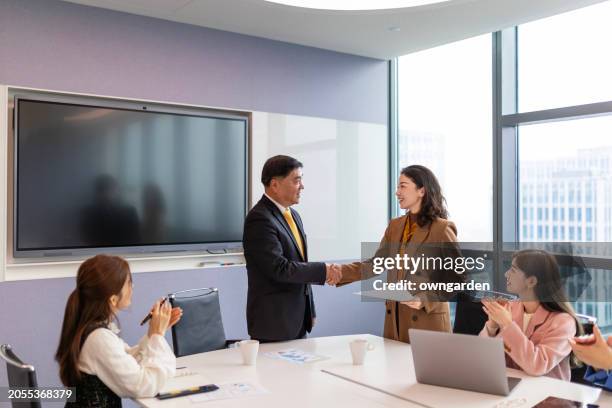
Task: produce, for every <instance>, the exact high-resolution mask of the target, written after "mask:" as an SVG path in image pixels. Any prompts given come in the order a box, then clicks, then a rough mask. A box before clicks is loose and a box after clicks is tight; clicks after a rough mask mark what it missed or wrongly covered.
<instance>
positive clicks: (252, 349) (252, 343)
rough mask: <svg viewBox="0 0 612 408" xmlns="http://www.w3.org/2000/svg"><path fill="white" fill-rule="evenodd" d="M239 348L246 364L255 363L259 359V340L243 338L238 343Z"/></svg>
mask: <svg viewBox="0 0 612 408" xmlns="http://www.w3.org/2000/svg"><path fill="white" fill-rule="evenodd" d="M237 344H238V348H239V349H240V353H241V354H242V363H243V364H244V365H251V366H252V365H255V361H256V360H257V352H258V351H259V341H257V340H242V341H239V342H238V343H237Z"/></svg>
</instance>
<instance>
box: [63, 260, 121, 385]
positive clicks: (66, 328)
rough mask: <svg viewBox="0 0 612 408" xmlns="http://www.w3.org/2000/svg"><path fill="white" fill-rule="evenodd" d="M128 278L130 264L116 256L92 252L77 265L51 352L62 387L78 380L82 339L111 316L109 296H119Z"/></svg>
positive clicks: (105, 322)
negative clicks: (58, 332)
mask: <svg viewBox="0 0 612 408" xmlns="http://www.w3.org/2000/svg"><path fill="white" fill-rule="evenodd" d="M128 279H130V280H131V279H132V275H131V273H130V267H129V265H128V263H127V262H126V261H125V259H123V258H120V257H118V256H110V255H96V256H94V257H93V258H89V259H87V260H86V261H85V262H83V263H82V264H81V266H80V267H79V271H78V273H77V279H76V288H75V289H74V290H73V291H72V293H71V294H70V297H68V301H67V302H66V310H65V312H64V323H63V324H62V333H61V336H60V341H59V346H58V347H57V352H56V353H55V360H56V361H57V362H58V363H59V366H60V378H61V380H62V383H63V384H64V385H65V386H67V387H74V386H76V385H77V384H78V383H79V381H80V380H81V373H80V371H79V368H78V362H79V354H80V353H81V348H82V347H83V343H84V341H85V338H86V336H87V335H88V334H89V333H90V332H91V330H92V329H95V328H96V327H100V326H101V325H106V324H108V323H110V322H111V321H112V320H113V319H114V318H115V314H114V313H113V310H112V308H111V304H110V298H111V296H113V295H118V296H120V294H121V289H122V288H123V285H124V284H125V282H126V280H128Z"/></svg>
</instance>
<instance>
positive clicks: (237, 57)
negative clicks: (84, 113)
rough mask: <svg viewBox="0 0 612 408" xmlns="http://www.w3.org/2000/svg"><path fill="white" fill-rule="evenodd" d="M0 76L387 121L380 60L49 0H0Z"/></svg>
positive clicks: (33, 83) (49, 85)
mask: <svg viewBox="0 0 612 408" xmlns="http://www.w3.org/2000/svg"><path fill="white" fill-rule="evenodd" d="M0 83H3V84H8V85H20V86H29V87H36V88H45V89H55V90H62V91H71V92H82V93H92V94H99V95H112V96H122V97H130V98H138V99H155V100H162V101H168V102H180V103H193V104H198V105H208V106H219V107H228V108H235V109H245V110H258V111H264V112H275V113H290V114H296V115H306V116H320V117H327V118H334V119H344V120H355V121H363V122H375V123H386V121H387V64H386V62H384V61H380V60H375V59H369V58H362V57H357V56H352V55H348V54H340V53H336V52H331V51H324V50H320V49H316V48H310V47H302V46H297V45H291V44H287V43H282V42H278V41H270V40H263V39H259V38H255V37H249V36H244V35H240V34H233V33H228V32H224V31H218V30H211V29H206V28H202V27H197V26H191V25H186V24H178V23H174V22H170V21H165V20H158V19H153V18H148V17H141V16H136V15H131V14H126V13H119V12H114V11H109V10H104V9H99V8H94V7H86V6H80V5H75V4H70V3H65V2H61V1H56V0H2V1H0Z"/></svg>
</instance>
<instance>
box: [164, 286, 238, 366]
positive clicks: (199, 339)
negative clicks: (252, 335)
mask: <svg viewBox="0 0 612 408" xmlns="http://www.w3.org/2000/svg"><path fill="white" fill-rule="evenodd" d="M168 298H169V299H170V303H171V304H172V306H173V307H180V308H181V309H183V317H181V320H180V321H179V322H178V323H177V324H175V325H174V326H173V327H172V346H173V347H174V354H175V355H176V356H177V357H181V356H187V355H190V354H196V353H204V352H206V351H212V350H219V349H222V348H225V346H226V339H225V330H224V328H223V321H222V320H221V306H220V305H219V291H218V290H217V288H200V289H190V290H184V291H181V292H175V293H171V294H169V295H168Z"/></svg>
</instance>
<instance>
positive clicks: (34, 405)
mask: <svg viewBox="0 0 612 408" xmlns="http://www.w3.org/2000/svg"><path fill="white" fill-rule="evenodd" d="M0 357H2V359H3V360H4V361H5V362H6V372H7V375H8V385H9V387H11V388H35V387H38V382H37V381H36V370H34V367H33V366H31V365H29V364H24V363H23V362H22V361H21V359H19V357H17V355H16V354H15V353H14V352H13V349H12V348H11V346H10V345H8V344H3V345H1V346H0ZM13 408H40V401H31V402H13Z"/></svg>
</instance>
